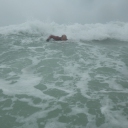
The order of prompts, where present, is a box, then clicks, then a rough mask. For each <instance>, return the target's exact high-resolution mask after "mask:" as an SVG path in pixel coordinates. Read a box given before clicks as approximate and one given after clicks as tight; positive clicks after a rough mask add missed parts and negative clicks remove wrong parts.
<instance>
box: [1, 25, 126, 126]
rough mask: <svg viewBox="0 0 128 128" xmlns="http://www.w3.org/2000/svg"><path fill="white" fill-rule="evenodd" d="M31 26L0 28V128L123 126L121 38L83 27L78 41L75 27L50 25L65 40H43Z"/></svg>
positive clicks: (123, 43)
mask: <svg viewBox="0 0 128 128" xmlns="http://www.w3.org/2000/svg"><path fill="white" fill-rule="evenodd" d="M36 25H37V24H36ZM36 25H35V26H36ZM23 26H24V25H23ZM30 26H31V25H30ZM30 26H29V27H30ZM35 26H33V25H32V26H31V27H30V29H28V28H26V29H25V31H24V29H23V28H25V27H26V26H24V27H23V28H22V29H21V28H20V27H19V26H17V28H18V32H17V31H16V30H17V28H16V27H15V30H14V29H13V28H14V26H12V27H11V28H10V27H7V28H5V27H4V28H1V29H0V30H1V31H0V32H1V33H2V34H1V35H0V127H1V128H60V127H62V128H127V127H128V41H127V37H125V36H124V37H123V36H122V35H123V33H119V32H117V31H116V30H115V31H114V32H115V33H112V31H110V33H105V31H106V29H103V28H107V27H108V25H107V26H106V25H91V26H95V27H93V28H92V27H91V28H90V26H89V25H88V29H87V26H83V27H85V28H86V31H85V35H86V37H85V38H87V40H84V39H83V38H82V36H81V34H82V33H83V32H84V30H81V26H79V29H78V25H75V26H66V27H65V26H59V25H58V27H57V28H56V26H55V25H53V27H52V28H51V29H50V28H48V27H46V28H45V30H47V31H48V29H49V33H50V32H51V31H52V32H54V33H55V34H58V33H59V32H58V30H59V29H60V28H61V30H60V33H63V32H65V33H66V34H67V36H68V35H69V36H68V37H69V40H68V41H66V42H55V41H51V42H46V41H45V39H46V37H47V36H48V34H49V33H48V32H47V33H46V31H43V30H41V29H42V28H43V27H42V26H43V24H42V26H41V25H40V27H41V29H40V30H39V27H37V26H36V27H35ZM44 26H46V25H44ZM96 26H97V27H96ZM98 26H99V29H100V30H102V29H103V31H104V33H103V31H102V32H101V33H100V32H97V30H98ZM110 26H112V25H110ZM120 26H121V25H119V31H121V28H122V27H120ZM53 28H54V29H53ZM55 28H56V29H55ZM62 28H63V29H62ZM101 28H102V29H101ZM115 28H117V27H115ZM123 29H124V31H125V32H126V30H125V29H127V28H126V27H124V26H123V28H122V31H123ZM26 30H27V31H26ZM28 30H29V32H28ZM30 30H31V31H30ZM64 30H65V31H64ZM76 30H77V31H76ZM78 30H79V32H81V33H80V34H79V33H78V34H77V35H76V33H77V32H78ZM122 31H121V32H122ZM107 32H108V31H107ZM116 32H117V33H116ZM83 34H84V33H83ZM97 34H98V35H99V36H98V35H97ZM102 34H103V35H102ZM126 34H128V33H125V34H124V35H126ZM75 35H76V36H77V37H81V40H80V39H78V40H77V37H76V36H75ZM108 36H109V39H107V38H108ZM110 36H112V38H113V37H115V39H114V38H113V39H111V37H110ZM73 37H74V38H75V39H73ZM92 37H93V38H92ZM118 37H119V39H124V40H122V41H121V40H116V39H118ZM104 38H105V39H104ZM95 39H99V41H98V40H95ZM100 39H101V40H100Z"/></svg>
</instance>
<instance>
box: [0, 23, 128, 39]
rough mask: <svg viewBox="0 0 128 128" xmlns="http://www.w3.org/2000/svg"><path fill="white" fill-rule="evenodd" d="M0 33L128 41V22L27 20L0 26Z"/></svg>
mask: <svg viewBox="0 0 128 128" xmlns="http://www.w3.org/2000/svg"><path fill="white" fill-rule="evenodd" d="M0 34H1V35H5V36H7V35H11V34H16V35H26V36H27V35H36V36H42V37H43V38H47V36H49V35H50V34H53V35H58V36H61V35H62V34H66V35H67V37H68V39H71V40H87V41H91V40H106V39H116V40H121V41H128V36H127V35H128V23H127V22H126V23H125V22H109V23H106V24H101V23H96V24H78V23H76V24H69V25H68V24H57V23H55V22H50V23H49V22H41V21H27V22H25V23H22V24H19V25H11V26H5V27H0Z"/></svg>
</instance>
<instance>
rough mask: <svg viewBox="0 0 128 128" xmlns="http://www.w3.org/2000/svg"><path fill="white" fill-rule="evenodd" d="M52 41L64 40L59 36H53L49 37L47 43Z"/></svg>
mask: <svg viewBox="0 0 128 128" xmlns="http://www.w3.org/2000/svg"><path fill="white" fill-rule="evenodd" d="M50 39H54V40H55V41H61V40H62V39H61V37H59V36H53V35H51V36H49V38H48V39H47V40H46V41H49V40H50Z"/></svg>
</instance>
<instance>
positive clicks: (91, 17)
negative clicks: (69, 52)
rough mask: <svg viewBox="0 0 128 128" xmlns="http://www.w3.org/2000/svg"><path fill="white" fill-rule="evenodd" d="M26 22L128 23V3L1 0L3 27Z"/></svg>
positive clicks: (120, 0) (119, 0) (125, 0)
mask: <svg viewBox="0 0 128 128" xmlns="http://www.w3.org/2000/svg"><path fill="white" fill-rule="evenodd" d="M27 20H40V21H45V22H47V21H48V22H52V21H54V22H56V23H59V24H72V23H80V24H85V23H106V22H110V21H123V22H128V0H0V26H6V25H11V24H19V23H23V22H26V21H27Z"/></svg>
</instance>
